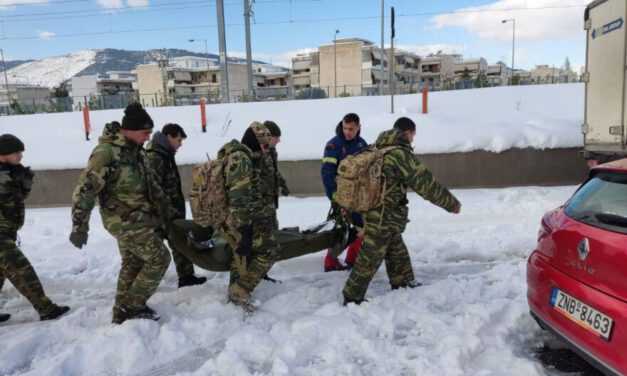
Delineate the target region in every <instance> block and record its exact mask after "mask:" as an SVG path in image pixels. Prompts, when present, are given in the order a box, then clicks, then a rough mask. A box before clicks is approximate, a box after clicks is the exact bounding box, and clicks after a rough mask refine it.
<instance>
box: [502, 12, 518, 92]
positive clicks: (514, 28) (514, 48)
mask: <svg viewBox="0 0 627 376" xmlns="http://www.w3.org/2000/svg"><path fill="white" fill-rule="evenodd" d="M508 22H511V23H512V25H513V27H512V83H513V81H514V71H515V68H514V62H515V60H514V58H515V56H516V19H515V18H508V19H506V20H503V21H501V23H508Z"/></svg>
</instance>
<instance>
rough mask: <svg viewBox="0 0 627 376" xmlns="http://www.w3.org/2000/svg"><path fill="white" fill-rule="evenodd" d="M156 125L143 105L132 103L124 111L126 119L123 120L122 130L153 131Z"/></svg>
mask: <svg viewBox="0 0 627 376" xmlns="http://www.w3.org/2000/svg"><path fill="white" fill-rule="evenodd" d="M153 127H154V123H153V122H152V119H151V118H150V115H148V113H147V112H146V110H144V108H143V107H142V105H141V104H139V103H131V104H129V105H128V106H126V109H124V117H123V118H122V129H126V130H129V131H139V130H143V129H152V128H153Z"/></svg>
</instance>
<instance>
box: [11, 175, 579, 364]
mask: <svg viewBox="0 0 627 376" xmlns="http://www.w3.org/2000/svg"><path fill="white" fill-rule="evenodd" d="M574 189H575V187H559V188H537V187H531V188H508V189H493V190H490V189H481V190H457V191H455V192H454V193H455V194H456V195H457V196H458V197H459V198H460V199H461V201H462V203H463V208H462V214H461V215H459V216H454V215H451V214H448V213H446V212H444V211H443V210H441V209H438V208H436V207H434V206H431V205H430V204H428V203H426V202H425V201H423V200H422V199H420V198H419V197H418V196H416V195H410V205H411V208H410V213H411V214H410V215H411V223H409V226H408V229H407V231H406V233H405V239H406V241H407V243H408V246H409V249H410V253H411V257H412V264H413V269H414V271H415V274H416V276H417V278H418V279H419V280H421V281H423V282H424V283H425V286H423V287H421V288H418V289H412V290H397V291H390V289H389V285H388V281H387V277H386V275H385V270H384V267H382V268H381V270H380V271H379V272H378V274H377V275H376V276H375V279H374V281H373V283H372V284H371V286H370V289H369V292H368V295H367V297H368V298H369V299H370V302H369V303H367V304H363V305H361V306H355V305H351V306H349V307H343V306H342V305H341V289H342V287H343V284H344V282H345V280H346V278H347V273H346V272H334V273H324V272H322V270H321V269H322V258H323V253H317V254H313V255H308V256H304V257H301V258H298V259H293V260H288V261H285V262H282V263H278V264H277V265H275V267H274V268H273V270H272V272H271V275H272V276H273V277H275V278H278V279H280V280H282V281H283V283H282V284H278V285H275V284H272V283H269V282H262V284H261V285H260V286H259V287H258V289H257V290H256V291H255V298H256V300H257V304H258V305H259V307H260V308H259V310H258V311H257V312H256V313H255V314H254V315H253V316H252V317H248V318H244V316H243V314H242V312H241V311H240V310H239V309H238V308H236V307H235V306H233V305H231V304H228V303H227V302H226V288H227V283H228V281H227V279H228V276H227V274H225V273H213V272H207V271H202V270H199V274H201V275H206V276H207V277H208V278H209V281H208V283H207V284H205V285H203V286H196V287H190V288H185V289H183V290H177V289H176V282H177V279H176V274H175V271H174V268H173V266H171V267H170V269H169V270H168V272H167V274H166V276H165V279H164V282H162V284H161V285H160V287H159V290H158V292H157V294H156V295H155V296H154V297H153V298H152V299H151V300H150V304H151V305H152V306H153V307H154V308H155V309H157V310H158V311H159V312H160V313H161V315H162V319H161V321H160V322H159V323H155V322H149V321H146V320H138V321H129V322H127V323H125V324H123V325H121V326H114V325H112V324H110V320H111V305H112V302H113V297H114V293H115V281H116V276H117V272H118V270H119V256H118V253H117V250H116V245H115V242H114V241H113V239H112V238H111V237H110V236H109V235H108V234H106V233H105V231H104V230H103V229H102V226H101V224H100V219H99V215H97V214H94V216H93V217H92V226H91V233H90V239H89V244H88V245H87V248H86V249H85V250H84V251H77V250H75V249H73V248H72V246H71V245H70V244H69V242H68V241H67V240H66V239H67V236H68V233H69V231H70V213H69V209H68V208H57V209H34V210H29V211H28V213H27V223H26V226H25V228H24V230H23V231H22V233H21V236H22V248H23V250H24V251H25V253H26V254H27V255H28V257H29V258H30V260H31V262H32V263H33V265H34V266H35V268H36V269H37V271H38V273H39V275H40V277H41V278H42V280H43V283H44V285H45V287H46V290H47V291H48V292H49V294H50V295H51V296H52V297H53V299H54V300H55V301H57V302H59V303H67V304H69V305H71V306H72V308H73V309H72V311H71V313H70V314H69V315H67V316H65V317H63V318H62V319H60V320H58V321H53V322H45V323H41V322H36V321H35V320H36V314H35V312H34V311H33V310H32V309H31V308H30V306H29V305H28V303H27V302H26V301H25V300H24V299H23V298H21V297H20V296H19V295H18V293H17V292H16V290H15V289H14V288H13V287H11V286H8V287H5V288H4V290H3V292H2V293H1V294H0V312H10V313H12V314H14V317H13V318H12V319H11V321H9V322H7V323H5V324H0V374H1V375H42V374H46V375H50V376H55V375H59V376H61V375H63V376H71V375H87V374H89V375H136V376H143V375H174V374H177V375H194V376H200V375H253V374H254V375H423V376H428V375H437V376H440V375H447V376H448V375H451V376H456V375H521V376H523V375H524V376H533V375H544V374H545V372H546V371H545V370H544V368H543V367H542V366H541V365H539V364H538V362H537V361H535V360H534V358H533V356H532V355H531V353H532V350H533V348H534V347H535V346H538V345H539V343H538V341H539V338H540V337H541V335H540V334H539V332H540V330H539V329H538V327H537V325H536V324H535V323H534V322H533V320H532V319H531V318H530V316H529V315H528V309H527V303H526V297H525V296H526V295H525V294H526V288H525V260H526V257H527V256H528V254H529V253H530V251H531V250H532V249H533V247H534V245H535V237H536V234H537V229H538V226H539V223H540V218H541V216H542V214H543V213H544V212H545V211H547V210H549V209H552V208H554V207H557V206H559V205H560V204H561V203H563V202H564V201H565V200H566V199H567V198H568V197H569V196H570V195H571V194H572V192H573V191H574ZM327 210H328V202H327V200H326V199H325V198H321V197H319V198H307V199H298V198H287V199H282V200H281V207H280V215H279V218H280V222H281V225H282V226H294V225H301V226H306V225H310V224H313V223H317V222H319V221H321V220H322V219H323V218H324V217H325V216H326V212H327Z"/></svg>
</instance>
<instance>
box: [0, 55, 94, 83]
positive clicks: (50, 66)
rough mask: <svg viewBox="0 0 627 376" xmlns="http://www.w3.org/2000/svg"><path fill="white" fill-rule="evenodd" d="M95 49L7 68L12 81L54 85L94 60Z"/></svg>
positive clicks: (70, 76)
mask: <svg viewBox="0 0 627 376" xmlns="http://www.w3.org/2000/svg"><path fill="white" fill-rule="evenodd" d="M96 53H97V51H96V50H82V51H77V52H73V53H70V54H67V55H62V56H55V57H49V58H45V59H41V60H37V61H32V62H30V63H24V64H20V65H18V66H17V67H14V68H12V69H9V70H8V71H7V75H8V78H9V81H10V82H12V83H28V84H32V85H39V86H46V87H50V88H51V87H55V86H59V84H61V83H62V82H63V81H65V80H68V79H70V78H72V77H73V76H75V75H76V74H78V73H80V72H81V71H83V70H84V69H86V68H87V67H89V66H90V65H92V64H94V63H95V62H96Z"/></svg>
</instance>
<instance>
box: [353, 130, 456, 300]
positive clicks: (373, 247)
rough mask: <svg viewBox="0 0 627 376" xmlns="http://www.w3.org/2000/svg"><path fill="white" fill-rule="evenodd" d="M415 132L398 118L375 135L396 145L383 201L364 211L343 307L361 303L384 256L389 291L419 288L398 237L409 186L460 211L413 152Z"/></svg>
mask: <svg viewBox="0 0 627 376" xmlns="http://www.w3.org/2000/svg"><path fill="white" fill-rule="evenodd" d="M415 135H416V125H415V124H414V122H413V121H412V120H411V119H408V118H400V119H398V120H397V121H396V123H395V124H394V129H392V130H389V131H385V132H383V133H381V134H380V135H379V137H378V139H377V142H376V147H377V148H384V147H388V146H397V148H395V149H393V150H391V151H389V152H388V153H386V154H385V156H384V160H383V172H382V173H383V175H384V177H385V179H386V180H385V182H386V183H385V187H386V189H385V192H384V196H383V205H381V206H379V207H377V208H374V209H372V210H370V211H368V212H366V213H365V215H364V222H365V238H364V245H363V248H362V250H361V252H360V254H359V256H358V257H357V262H356V263H355V266H354V267H353V269H352V271H351V273H350V276H349V277H348V280H347V281H346V285H345V286H344V290H343V294H344V305H346V304H348V303H356V304H360V303H361V302H363V301H364V296H365V295H366V291H367V290H368V285H369V284H370V281H371V280H372V278H373V277H374V275H375V273H376V272H377V270H378V269H379V266H380V265H381V262H383V260H385V266H386V270H387V274H388V278H389V280H390V285H391V286H392V289H397V288H399V287H403V288H404V287H410V288H414V287H418V286H420V283H418V282H416V281H415V280H414V273H413V270H412V267H411V261H410V259H409V253H408V251H407V247H406V246H405V243H404V242H403V238H402V233H403V231H405V226H406V225H407V222H408V218H407V217H408V207H407V204H408V201H407V189H408V188H409V189H413V190H414V191H415V192H416V193H418V194H419V195H421V196H422V197H423V198H425V199H426V200H429V201H431V202H432V203H433V204H435V205H437V206H440V207H441V208H443V209H445V210H447V211H449V212H451V213H456V214H457V213H459V211H460V209H461V204H460V203H459V201H458V200H457V199H456V198H455V196H453V195H452V194H451V193H450V192H449V191H448V190H447V189H446V188H445V187H443V186H442V185H440V184H439V183H438V182H437V181H436V180H435V179H434V178H433V176H432V175H431V172H430V171H429V170H428V169H427V168H426V167H425V166H424V165H423V164H422V163H421V162H420V161H419V160H418V159H417V158H416V156H415V155H414V152H413V148H412V147H411V143H412V142H413V139H414V137H415Z"/></svg>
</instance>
